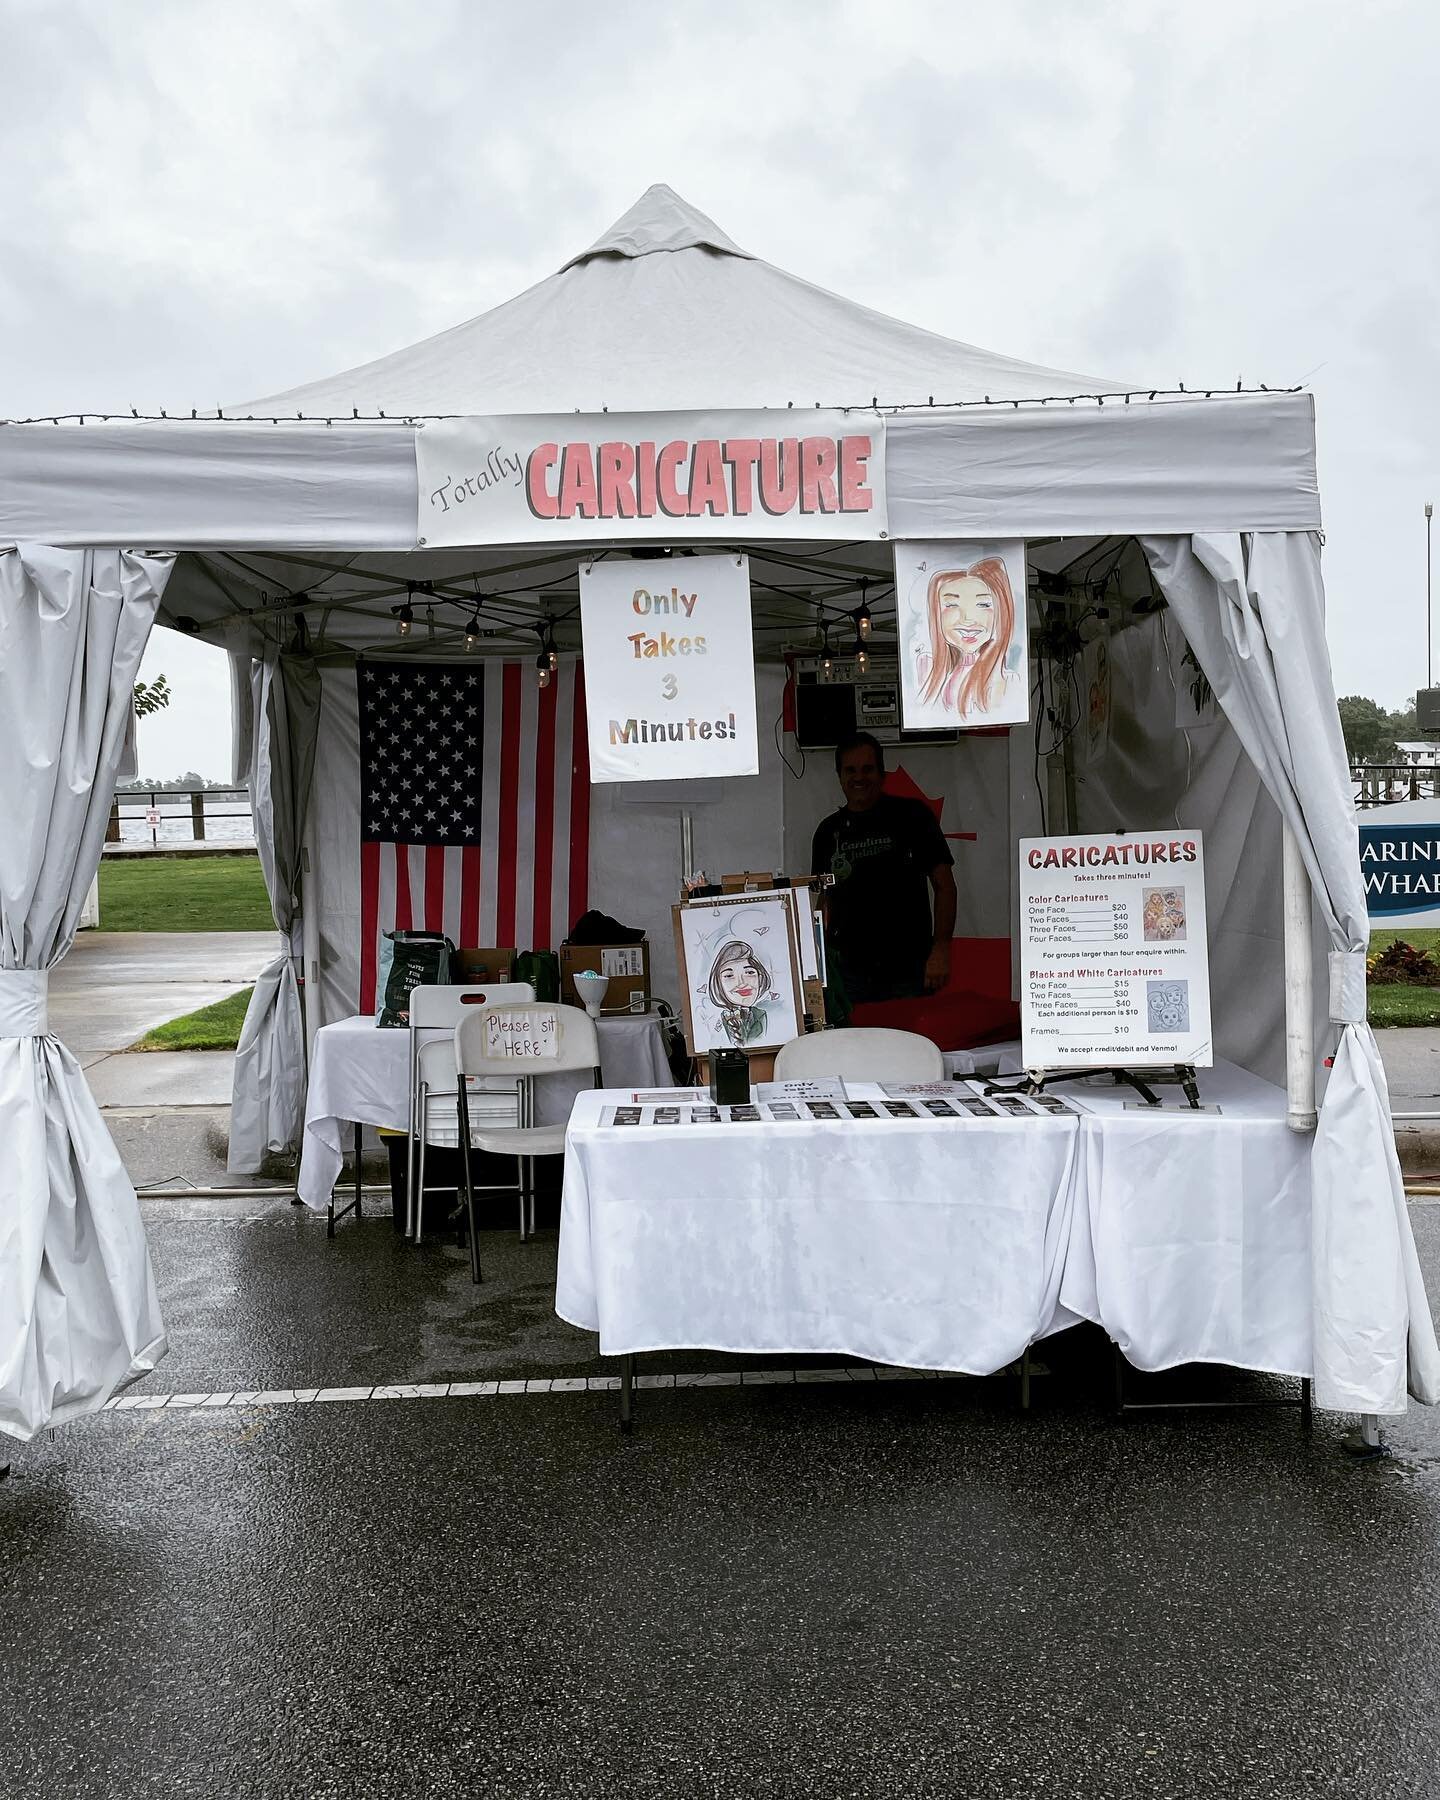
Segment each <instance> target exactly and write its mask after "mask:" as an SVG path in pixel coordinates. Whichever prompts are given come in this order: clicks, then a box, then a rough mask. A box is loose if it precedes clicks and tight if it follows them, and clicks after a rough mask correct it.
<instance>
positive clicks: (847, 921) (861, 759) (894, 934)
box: [810, 732, 955, 1005]
mask: <svg viewBox="0 0 1440 1800" xmlns="http://www.w3.org/2000/svg"><path fill="white" fill-rule="evenodd" d="M835 773H836V774H837V775H838V776H839V777H840V786H841V789H842V791H843V792H844V795H845V804H844V806H842V807H841V808H840V809H839V811H838V812H833V813H831V814H830V816H829V817H828V818H825V819H822V820H821V821H820V824H819V825H818V826H817V827H816V831H815V842H814V845H813V847H812V851H811V863H810V866H811V869H812V871H813V873H815V874H816V875H833V876H834V877H835V885H834V887H833V888H831V889H830V891H829V896H828V904H827V910H826V944H827V946H828V950H829V954H830V956H831V957H832V958H833V959H834V961H835V963H836V965H837V966H838V969H839V972H840V976H841V979H842V980H843V982H844V985H845V992H846V995H847V997H848V998H849V1000H850V1001H851V1003H852V1004H854V1005H860V1004H862V1003H864V1002H865V1001H868V1000H908V999H911V998H913V997H914V996H915V995H917V994H928V993H934V992H935V991H936V989H938V988H942V987H944V985H945V983H946V981H947V980H948V979H949V975H950V940H951V938H952V937H953V936H954V933H955V877H954V875H952V874H951V872H950V871H951V868H952V866H953V864H954V861H955V859H954V857H953V856H951V854H950V847H949V845H948V844H947V843H946V842H945V838H944V835H943V834H942V832H941V830H940V826H939V823H938V822H937V820H936V818H935V815H934V814H933V813H932V812H931V811H930V808H929V807H928V806H926V805H925V804H924V803H923V802H922V801H919V800H901V799H898V798H896V797H895V796H893V795H890V794H887V793H885V792H884V791H883V783H884V780H885V752H884V751H883V750H882V749H881V747H880V745H879V743H878V742H877V741H876V740H875V739H874V738H873V737H871V736H870V735H869V733H868V732H859V733H857V734H856V735H855V736H854V737H851V738H847V739H846V740H845V741H844V743H842V744H840V745H839V746H838V747H837V749H836V751H835ZM932 890H933V891H934V895H935V912H934V919H933V921H932V919H931V912H930V895H931V891H932Z"/></svg>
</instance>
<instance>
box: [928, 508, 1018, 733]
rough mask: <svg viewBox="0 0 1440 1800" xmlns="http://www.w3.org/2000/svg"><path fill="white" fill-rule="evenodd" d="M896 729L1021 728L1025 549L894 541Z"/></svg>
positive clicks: (1011, 544)
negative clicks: (899, 720)
mask: <svg viewBox="0 0 1440 1800" xmlns="http://www.w3.org/2000/svg"><path fill="white" fill-rule="evenodd" d="M895 613H896V626H897V630H898V632H899V636H900V712H901V718H902V720H903V722H904V726H905V729H906V731H934V730H936V729H937V728H941V729H945V730H955V729H957V728H960V729H964V728H965V727H967V726H978V725H1023V724H1024V723H1025V721H1026V719H1028V718H1029V716H1030V671H1029V663H1028V661H1027V652H1026V643H1027V637H1026V615H1025V546H1024V544H1023V543H1020V542H1019V541H1018V540H1017V541H1014V542H1005V543H988V544H987V543H977V542H970V543H933V544H919V543H904V544H897V545H896V546H895Z"/></svg>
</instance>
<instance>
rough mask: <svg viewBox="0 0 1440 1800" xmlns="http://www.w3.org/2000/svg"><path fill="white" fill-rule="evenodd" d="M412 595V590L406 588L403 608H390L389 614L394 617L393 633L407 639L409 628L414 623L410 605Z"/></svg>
mask: <svg viewBox="0 0 1440 1800" xmlns="http://www.w3.org/2000/svg"><path fill="white" fill-rule="evenodd" d="M414 595H415V590H414V588H413V587H412V588H407V589H406V590H405V604H404V605H403V606H392V607H391V608H390V610H391V612H392V613H394V615H395V631H396V634H397V636H399V637H409V635H410V631H411V628H412V626H413V625H414V623H415V608H414V607H413V606H412V605H411V604H410V602H411V600H412V599H413V598H414Z"/></svg>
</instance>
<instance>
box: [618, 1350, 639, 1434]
mask: <svg viewBox="0 0 1440 1800" xmlns="http://www.w3.org/2000/svg"><path fill="white" fill-rule="evenodd" d="M634 1410H635V1358H634V1357H633V1356H626V1357H622V1358H621V1362H620V1429H621V1430H622V1431H623V1432H627V1433H628V1432H630V1431H631V1430H633V1429H634V1424H635V1420H634Z"/></svg>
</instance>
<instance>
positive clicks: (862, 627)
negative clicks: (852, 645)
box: [855, 581, 875, 642]
mask: <svg viewBox="0 0 1440 1800" xmlns="http://www.w3.org/2000/svg"><path fill="white" fill-rule="evenodd" d="M869 585H870V584H869V582H867V581H862V582H861V583H860V607H859V610H858V611H857V612H856V614H855V632H856V635H857V637H861V638H864V639H865V640H866V641H867V642H868V641H869V637H870V630H871V627H872V626H873V625H874V623H875V621H874V620H873V619H872V618H871V617H870V608H869V606H868V605H867V604H866V600H865V590H866V588H867V587H868V586H869Z"/></svg>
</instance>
